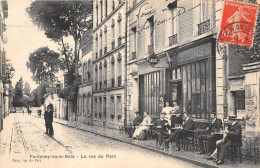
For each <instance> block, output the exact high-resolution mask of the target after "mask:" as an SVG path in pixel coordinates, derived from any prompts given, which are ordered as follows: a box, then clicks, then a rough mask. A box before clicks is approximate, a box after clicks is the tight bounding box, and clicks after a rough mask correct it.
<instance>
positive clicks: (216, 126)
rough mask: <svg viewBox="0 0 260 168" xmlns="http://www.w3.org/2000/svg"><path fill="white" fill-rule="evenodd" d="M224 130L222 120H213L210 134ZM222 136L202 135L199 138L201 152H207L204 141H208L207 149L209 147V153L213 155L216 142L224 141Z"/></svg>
mask: <svg viewBox="0 0 260 168" xmlns="http://www.w3.org/2000/svg"><path fill="white" fill-rule="evenodd" d="M220 129H222V121H221V119H218V118H216V119H215V120H213V121H212V122H211V123H210V125H209V132H214V131H219V130H220ZM222 137H223V136H222V135H221V134H213V135H211V134H205V135H200V136H198V145H199V148H200V151H202V152H205V149H204V145H203V140H206V142H207V147H208V152H209V153H212V152H213V151H214V149H215V148H216V142H217V140H220V139H222Z"/></svg>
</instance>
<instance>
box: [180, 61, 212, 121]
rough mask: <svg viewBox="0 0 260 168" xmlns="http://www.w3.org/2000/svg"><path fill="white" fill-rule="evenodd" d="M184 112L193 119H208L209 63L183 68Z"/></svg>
mask: <svg viewBox="0 0 260 168" xmlns="http://www.w3.org/2000/svg"><path fill="white" fill-rule="evenodd" d="M181 69H182V78H183V105H182V106H183V111H187V112H188V113H190V114H191V115H192V117H193V118H207V117H208V114H207V90H208V89H207V88H208V83H207V61H200V62H196V63H192V64H188V65H185V66H183V67H182V68H181Z"/></svg>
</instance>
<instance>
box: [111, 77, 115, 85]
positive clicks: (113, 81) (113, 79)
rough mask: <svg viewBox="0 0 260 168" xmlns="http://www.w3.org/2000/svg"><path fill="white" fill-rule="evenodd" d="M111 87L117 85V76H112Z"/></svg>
mask: <svg viewBox="0 0 260 168" xmlns="http://www.w3.org/2000/svg"><path fill="white" fill-rule="evenodd" d="M111 87H115V78H111Z"/></svg>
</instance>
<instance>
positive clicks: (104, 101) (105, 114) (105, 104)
mask: <svg viewBox="0 0 260 168" xmlns="http://www.w3.org/2000/svg"><path fill="white" fill-rule="evenodd" d="M106 117H107V98H106V97H104V98H103V118H106Z"/></svg>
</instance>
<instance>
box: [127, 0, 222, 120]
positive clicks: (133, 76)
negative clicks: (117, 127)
mask: <svg viewBox="0 0 260 168" xmlns="http://www.w3.org/2000/svg"><path fill="white" fill-rule="evenodd" d="M220 2H221V1H220ZM215 5H216V2H215V1H207V0H193V1H192V0H191V1H190V0H178V1H176V0H170V1H155V0H143V1H138V0H137V1H129V2H128V4H127V9H128V11H127V24H128V27H127V37H128V38H127V84H128V85H127V105H128V108H127V110H128V113H127V114H128V122H132V120H133V117H134V112H135V111H140V112H141V113H143V112H145V111H147V112H148V113H149V115H156V116H159V113H160V112H161V109H162V108H163V105H164V102H165V101H166V100H169V101H173V100H177V102H178V104H179V105H180V106H181V109H182V111H183V112H185V111H186V112H188V113H189V114H191V117H192V118H193V119H196V120H198V121H199V120H202V121H203V120H207V119H208V118H209V117H210V113H217V111H216V36H217V31H216V24H215V23H216V16H215V15H216V12H215ZM154 61H155V62H154ZM153 63H154V64H153ZM155 63H156V64H155ZM159 100H163V102H161V101H159ZM220 113H222V112H220Z"/></svg>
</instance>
